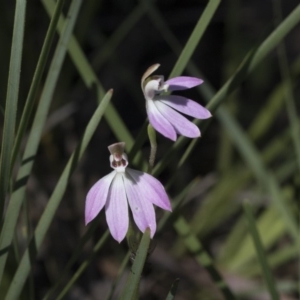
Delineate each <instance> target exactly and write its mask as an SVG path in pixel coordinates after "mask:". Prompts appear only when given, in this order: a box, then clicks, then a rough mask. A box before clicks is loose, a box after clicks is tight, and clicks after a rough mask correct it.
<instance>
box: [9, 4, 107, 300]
mask: <svg viewBox="0 0 300 300" xmlns="http://www.w3.org/2000/svg"><path fill="white" fill-rule="evenodd" d="M78 8H79V7H78ZM111 96H112V90H110V91H108V92H107V94H106V96H105V97H104V98H103V100H102V102H101V103H100V105H99V106H98V108H97V110H96V111H95V113H94V115H93V117H92V118H91V120H90V122H89V124H88V125H87V127H86V130H85V133H84V135H83V138H82V141H81V143H80V144H79V145H78V147H77V149H76V150H75V152H74V153H73V154H72V156H71V158H70V159H69V161H68V163H67V166H66V167H65V169H64V171H63V173H62V175H61V176H60V179H59V181H58V183H57V185H56V187H55V189H54V191H53V193H52V195H51V197H50V199H49V201H48V204H47V206H46V208H45V210H44V212H43V214H42V216H41V218H40V220H39V223H38V225H37V227H36V229H35V232H34V236H33V238H32V239H31V241H30V244H29V246H28V248H27V250H26V252H25V253H24V255H23V257H22V259H21V262H20V264H19V266H18V269H17V271H16V273H15V275H14V278H13V281H12V283H11V285H10V287H9V290H8V293H7V295H6V298H5V299H6V300H9V299H17V297H18V296H19V295H20V293H21V291H22V288H23V285H24V282H25V280H26V278H27V276H28V273H29V271H30V267H31V263H32V262H31V260H32V259H34V258H35V254H36V253H37V252H38V250H39V248H40V246H41V243H42V241H43V239H44V237H45V235H46V232H47V230H48V228H49V226H50V224H51V222H52V219H53V217H54V215H55V212H56V210H57V207H58V205H59V204H60V201H61V200H62V197H63V195H64V193H65V190H66V188H67V185H68V182H69V179H70V176H71V174H72V172H73V171H74V169H75V167H76V166H77V164H78V162H79V161H80V159H81V157H82V155H83V153H84V151H85V149H86V148H87V146H88V143H89V142H90V140H91V138H92V136H93V134H94V132H95V130H96V129H97V126H98V124H99V122H100V120H101V118H102V116H103V114H104V112H105V109H106V107H107V106H108V103H109V101H110V98H111Z"/></svg>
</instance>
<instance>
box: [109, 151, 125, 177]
mask: <svg viewBox="0 0 300 300" xmlns="http://www.w3.org/2000/svg"><path fill="white" fill-rule="evenodd" d="M109 160H110V166H111V167H112V168H113V169H115V170H116V171H117V172H124V171H125V168H126V167H127V165H128V159H127V155H126V154H125V153H122V154H121V153H118V152H116V153H113V154H111V155H110V157H109Z"/></svg>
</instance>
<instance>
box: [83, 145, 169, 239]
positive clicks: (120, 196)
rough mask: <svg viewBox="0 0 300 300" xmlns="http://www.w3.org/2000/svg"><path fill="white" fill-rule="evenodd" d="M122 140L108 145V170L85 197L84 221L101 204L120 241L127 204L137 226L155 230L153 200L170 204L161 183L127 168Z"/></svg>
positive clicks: (125, 226) (161, 204)
mask: <svg viewBox="0 0 300 300" xmlns="http://www.w3.org/2000/svg"><path fill="white" fill-rule="evenodd" d="M124 146H125V143H116V144H113V145H111V146H109V147H108V149H109V151H110V153H111V155H110V157H109V160H110V166H111V167H112V168H113V169H114V171H112V172H111V173H109V174H108V175H106V176H105V177H103V178H101V179H100V180H99V181H98V182H96V183H95V184H94V185H93V187H92V188H91V189H90V191H89V192H88V194H87V197H86V203H85V223H86V224H88V223H89V222H91V221H92V220H93V219H94V218H95V217H96V216H97V215H98V214H99V212H100V211H101V209H102V208H103V207H104V205H105V214H106V221H107V224H108V227H109V230H110V232H111V235H112V236H113V238H114V239H115V240H117V241H118V242H121V241H122V240H123V239H124V237H125V235H126V233H127V230H128V225H129V216H128V204H127V201H128V203H129V206H130V209H131V211H132V215H133V219H134V221H135V223H136V225H137V227H138V228H139V229H140V230H141V231H142V232H144V231H145V230H146V229H147V228H149V229H150V232H151V237H153V235H154V233H155V231H156V219H155V211H154V207H153V204H155V205H157V206H159V207H161V208H162V209H165V210H168V211H171V210H172V208H171V204H170V201H169V198H168V196H167V193H166V191H165V189H164V187H163V186H162V184H161V183H160V182H159V181H158V180H157V179H155V178H154V177H153V176H151V175H149V174H147V173H143V172H140V171H136V170H132V169H130V168H127V165H128V160H127V155H126V154H125V153H124Z"/></svg>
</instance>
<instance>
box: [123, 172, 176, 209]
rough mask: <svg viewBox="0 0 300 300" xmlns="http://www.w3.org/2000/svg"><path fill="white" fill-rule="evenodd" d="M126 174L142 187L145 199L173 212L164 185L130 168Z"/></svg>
mask: <svg viewBox="0 0 300 300" xmlns="http://www.w3.org/2000/svg"><path fill="white" fill-rule="evenodd" d="M126 172H127V174H129V175H130V176H131V177H132V178H133V179H134V181H135V182H136V183H137V186H138V187H140V189H141V192H140V193H141V195H142V196H143V198H145V199H146V200H147V201H149V202H151V203H153V204H155V205H156V206H158V207H160V208H162V209H165V210H168V211H172V207H171V203H170V200H169V197H168V195H167V193H166V191H165V189H164V187H163V185H162V184H161V183H160V182H159V181H158V180H157V179H156V178H154V177H153V176H151V175H149V174H147V173H144V172H140V171H137V170H133V169H130V168H127V170H126Z"/></svg>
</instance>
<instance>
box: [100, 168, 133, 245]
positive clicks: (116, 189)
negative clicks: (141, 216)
mask: <svg viewBox="0 0 300 300" xmlns="http://www.w3.org/2000/svg"><path fill="white" fill-rule="evenodd" d="M123 175H124V173H117V174H116V176H115V178H114V180H113V182H112V184H111V186H110V189H109V193H108V197H107V201H106V204H105V214H106V221H107V224H108V227H109V230H110V233H111V235H112V236H113V238H114V239H115V240H117V241H118V242H119V243H120V242H121V241H122V240H123V239H124V237H125V235H126V233H127V230H128V225H129V218H128V205H127V198H126V191H125V187H124V182H123Z"/></svg>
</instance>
